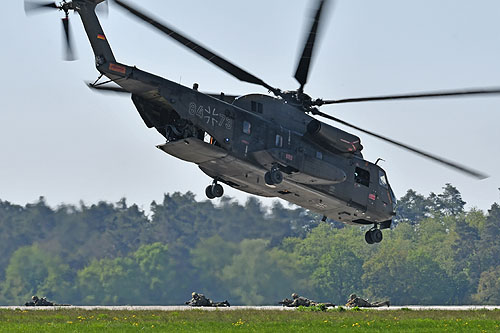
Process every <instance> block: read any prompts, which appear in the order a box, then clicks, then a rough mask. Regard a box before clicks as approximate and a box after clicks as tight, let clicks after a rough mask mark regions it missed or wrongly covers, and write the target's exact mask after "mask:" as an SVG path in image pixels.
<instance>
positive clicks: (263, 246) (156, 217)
mask: <svg viewBox="0 0 500 333" xmlns="http://www.w3.org/2000/svg"><path fill="white" fill-rule="evenodd" d="M464 206H465V202H464V201H463V200H462V197H461V194H460V192H459V191H458V190H457V189H456V188H455V187H454V186H452V185H450V184H446V185H445V186H444V187H443V192H442V193H440V194H435V193H431V194H430V195H429V196H427V197H425V196H424V195H421V194H419V193H416V192H415V191H413V190H409V191H408V192H407V193H406V195H405V196H403V197H402V198H400V200H399V202H398V205H397V216H396V218H395V220H394V223H393V227H392V229H391V230H385V231H384V240H383V241H382V243H380V244H376V245H368V244H366V243H365V240H364V233H365V231H366V227H364V228H360V227H358V226H348V225H344V224H341V223H338V222H334V221H328V222H323V223H322V222H320V220H321V218H320V217H319V216H315V215H314V214H311V213H309V212H308V211H306V210H304V209H301V208H296V207H291V206H290V207H288V208H287V207H284V206H283V205H282V204H281V203H279V202H276V203H275V204H274V205H273V206H272V207H265V206H263V205H262V204H261V203H260V202H259V201H258V199H256V198H254V197H250V198H249V199H248V200H247V202H246V203H245V204H244V205H242V204H240V203H238V202H236V201H234V200H233V199H231V198H227V197H224V198H222V199H221V200H220V201H219V202H217V203H216V204H214V203H212V202H211V201H208V200H207V201H196V200H195V197H194V195H193V194H192V193H189V192H188V193H186V194H181V193H174V194H166V195H165V196H164V198H163V202H153V203H152V204H151V209H150V212H149V213H147V214H146V213H145V212H144V211H142V210H141V209H139V208H138V207H137V206H136V205H129V204H128V203H127V202H126V200H125V199H122V200H121V201H119V202H117V203H107V202H99V203H97V204H93V205H90V206H87V205H85V204H83V203H81V204H80V205H78V206H74V205H61V206H59V207H57V208H52V207H50V206H48V205H47V204H46V202H45V201H44V198H40V199H39V201H38V202H36V203H31V204H26V205H25V206H24V207H23V206H20V205H15V204H12V203H9V202H8V201H0V253H1V254H2V255H1V256H0V304H4V305H18V304H22V303H24V302H26V301H27V300H28V299H29V298H30V297H31V295H35V294H36V295H39V296H47V298H48V299H49V300H55V301H56V302H58V303H68V304H78V305H124V304H137V305H139V304H158V305H168V304H182V303H183V302H184V301H186V300H188V299H189V298H190V295H191V292H192V291H199V292H202V293H204V294H205V295H207V296H208V297H210V298H212V299H214V300H218V301H220V300H224V299H227V300H229V302H230V303H231V304H276V302H277V301H279V300H281V299H283V298H285V297H289V296H290V294H291V293H292V292H297V293H299V294H301V295H304V296H306V297H309V298H312V299H315V300H317V301H330V302H333V303H336V304H343V303H345V300H346V298H347V296H348V295H349V294H350V293H356V294H359V295H362V296H364V297H365V298H369V299H371V300H379V299H389V300H390V301H391V303H392V304H395V305H396V304H402V305H403V304H500V255H499V254H500V206H499V205H498V204H497V203H494V204H492V206H491V208H490V209H489V210H488V211H487V212H483V211H481V210H478V209H475V208H472V209H470V210H465V208H464Z"/></svg>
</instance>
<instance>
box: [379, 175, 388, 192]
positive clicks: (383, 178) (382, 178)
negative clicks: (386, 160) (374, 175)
mask: <svg viewBox="0 0 500 333" xmlns="http://www.w3.org/2000/svg"><path fill="white" fill-rule="evenodd" d="M378 182H379V184H380V186H383V187H385V188H387V187H388V186H387V177H386V176H385V173H384V172H382V171H379V172H378Z"/></svg>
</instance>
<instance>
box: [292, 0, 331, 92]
mask: <svg viewBox="0 0 500 333" xmlns="http://www.w3.org/2000/svg"><path fill="white" fill-rule="evenodd" d="M326 1H327V0H320V1H319V6H318V10H317V11H316V15H315V16H314V21H313V24H312V26H311V29H310V32H309V36H308V37H307V40H306V44H305V45H304V50H303V51H302V56H301V57H300V61H299V64H298V66H297V71H296V72H295V79H297V81H298V82H299V83H300V90H303V88H304V86H305V84H306V83H307V77H308V75H309V67H310V66H311V60H312V57H313V51H314V43H315V42H316V37H317V35H318V27H319V25H320V20H321V12H322V10H323V7H324V5H325V2H326Z"/></svg>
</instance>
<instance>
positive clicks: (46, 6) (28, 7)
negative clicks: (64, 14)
mask: <svg viewBox="0 0 500 333" xmlns="http://www.w3.org/2000/svg"><path fill="white" fill-rule="evenodd" d="M50 9H59V6H58V5H57V4H56V3H55V2H46V3H36V2H32V1H24V12H25V13H26V14H27V15H28V14H35V13H36V12H39V11H42V10H50Z"/></svg>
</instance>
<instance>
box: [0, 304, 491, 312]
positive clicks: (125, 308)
mask: <svg viewBox="0 0 500 333" xmlns="http://www.w3.org/2000/svg"><path fill="white" fill-rule="evenodd" d="M0 309H9V310H16V309H19V310H58V309H82V310H111V311H191V310H203V311H215V310H219V311H234V310H262V311H269V310H272V311H293V310H295V309H296V308H288V307H282V306H274V305H272V306H231V307H229V308H226V307H219V308H215V307H190V306H185V305H182V306H181V305H169V306H162V305H149V306H135V305H134V306H132V305H123V306H100V305H96V306H1V307H0ZM367 309H370V310H380V311H386V310H401V309H410V310H415V311H418V310H445V311H470V310H500V305H452V306H445V305H432V306H421V305H407V306H390V307H380V308H367Z"/></svg>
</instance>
